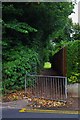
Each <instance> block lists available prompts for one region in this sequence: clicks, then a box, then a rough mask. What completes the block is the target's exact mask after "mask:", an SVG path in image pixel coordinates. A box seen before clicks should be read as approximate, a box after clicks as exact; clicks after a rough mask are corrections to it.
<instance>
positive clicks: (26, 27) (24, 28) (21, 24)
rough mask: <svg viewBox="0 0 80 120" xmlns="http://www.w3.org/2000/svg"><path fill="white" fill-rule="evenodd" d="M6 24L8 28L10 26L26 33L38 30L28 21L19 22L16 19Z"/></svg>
mask: <svg viewBox="0 0 80 120" xmlns="http://www.w3.org/2000/svg"><path fill="white" fill-rule="evenodd" d="M4 26H5V27H6V28H10V29H13V30H16V31H18V32H21V33H25V34H28V33H29V32H37V30H36V29H34V28H32V27H31V26H29V25H28V24H27V23H24V22H18V21H17V20H14V21H11V22H10V21H9V23H4Z"/></svg>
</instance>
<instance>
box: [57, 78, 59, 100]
mask: <svg viewBox="0 0 80 120" xmlns="http://www.w3.org/2000/svg"><path fill="white" fill-rule="evenodd" d="M57 98H58V99H59V78H57Z"/></svg>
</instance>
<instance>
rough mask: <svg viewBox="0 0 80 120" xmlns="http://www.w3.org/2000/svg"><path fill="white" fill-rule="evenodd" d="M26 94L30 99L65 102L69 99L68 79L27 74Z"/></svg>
mask: <svg viewBox="0 0 80 120" xmlns="http://www.w3.org/2000/svg"><path fill="white" fill-rule="evenodd" d="M25 94H27V95H29V96H30V97H37V98H44V99H52V100H65V99H66V98H67V77H63V76H45V75H27V74H26V75H25Z"/></svg>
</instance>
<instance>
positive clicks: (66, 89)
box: [65, 77, 67, 99]
mask: <svg viewBox="0 0 80 120" xmlns="http://www.w3.org/2000/svg"><path fill="white" fill-rule="evenodd" d="M65 96H66V99H67V77H66V78H65Z"/></svg>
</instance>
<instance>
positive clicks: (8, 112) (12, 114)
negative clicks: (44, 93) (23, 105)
mask: <svg viewBox="0 0 80 120" xmlns="http://www.w3.org/2000/svg"><path fill="white" fill-rule="evenodd" d="M2 118H80V115H78V114H62V113H37V112H22V113H20V112H19V109H6V108H3V109H2Z"/></svg>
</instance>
